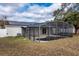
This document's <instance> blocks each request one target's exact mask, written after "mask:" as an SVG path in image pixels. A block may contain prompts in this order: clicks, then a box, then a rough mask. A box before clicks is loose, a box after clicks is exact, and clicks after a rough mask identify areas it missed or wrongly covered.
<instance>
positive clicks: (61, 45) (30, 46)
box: [0, 36, 79, 56]
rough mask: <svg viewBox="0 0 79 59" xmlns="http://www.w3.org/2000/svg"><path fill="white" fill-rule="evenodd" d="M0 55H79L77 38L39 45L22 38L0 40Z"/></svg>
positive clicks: (78, 38) (78, 37)
mask: <svg viewBox="0 0 79 59" xmlns="http://www.w3.org/2000/svg"><path fill="white" fill-rule="evenodd" d="M0 55H2V56H6V55H9V56H11V55H12V56H23V55H25V56H61V55H64V56H77V55H79V36H73V37H70V38H62V39H58V40H52V41H49V42H40V43H39V42H33V41H31V40H28V39H27V38H23V37H6V38H0Z"/></svg>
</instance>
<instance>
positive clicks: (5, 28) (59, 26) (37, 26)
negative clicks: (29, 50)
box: [0, 21, 75, 40]
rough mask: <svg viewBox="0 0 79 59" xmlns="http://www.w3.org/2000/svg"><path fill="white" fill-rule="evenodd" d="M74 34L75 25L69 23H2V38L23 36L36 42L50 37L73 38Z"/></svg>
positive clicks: (0, 23)
mask: <svg viewBox="0 0 79 59" xmlns="http://www.w3.org/2000/svg"><path fill="white" fill-rule="evenodd" d="M74 32H75V29H74V27H73V25H71V24H69V23H67V22H43V23H34V22H17V21H0V37H7V36H18V35H21V36H24V37H28V38H29V39H32V40H35V39H39V38H43V37H50V36H51V37H52V36H72V35H73V33H74Z"/></svg>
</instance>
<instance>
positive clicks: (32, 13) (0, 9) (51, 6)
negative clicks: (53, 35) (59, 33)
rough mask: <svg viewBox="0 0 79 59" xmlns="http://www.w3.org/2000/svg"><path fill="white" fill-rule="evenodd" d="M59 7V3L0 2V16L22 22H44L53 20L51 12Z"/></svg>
mask: <svg viewBox="0 0 79 59" xmlns="http://www.w3.org/2000/svg"><path fill="white" fill-rule="evenodd" d="M60 8H61V4H60V3H0V18H1V17H2V16H7V20H11V21H23V22H45V21H50V20H53V19H54V17H53V12H54V11H55V10H57V9H60Z"/></svg>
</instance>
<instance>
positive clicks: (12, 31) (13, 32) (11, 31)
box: [6, 25, 22, 36]
mask: <svg viewBox="0 0 79 59" xmlns="http://www.w3.org/2000/svg"><path fill="white" fill-rule="evenodd" d="M6 30H7V36H17V34H18V33H20V34H22V29H21V27H20V26H11V25H7V26H6Z"/></svg>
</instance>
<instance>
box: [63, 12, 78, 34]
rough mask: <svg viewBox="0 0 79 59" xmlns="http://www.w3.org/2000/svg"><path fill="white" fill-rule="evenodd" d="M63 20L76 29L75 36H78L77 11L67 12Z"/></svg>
mask: <svg viewBox="0 0 79 59" xmlns="http://www.w3.org/2000/svg"><path fill="white" fill-rule="evenodd" d="M62 20H63V21H64V22H68V23H70V24H73V26H74V27H75V34H77V31H78V29H79V12H77V11H70V12H67V13H66V14H65V16H64V18H63V19H62Z"/></svg>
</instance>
